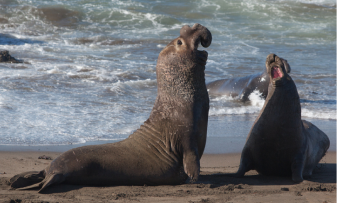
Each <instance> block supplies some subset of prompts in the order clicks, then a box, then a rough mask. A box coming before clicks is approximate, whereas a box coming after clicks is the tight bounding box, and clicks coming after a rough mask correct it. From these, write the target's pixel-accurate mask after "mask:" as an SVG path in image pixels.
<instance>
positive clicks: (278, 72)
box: [266, 54, 291, 87]
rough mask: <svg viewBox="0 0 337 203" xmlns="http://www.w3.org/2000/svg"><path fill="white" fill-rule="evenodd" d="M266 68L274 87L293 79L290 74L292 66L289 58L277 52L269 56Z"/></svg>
mask: <svg viewBox="0 0 337 203" xmlns="http://www.w3.org/2000/svg"><path fill="white" fill-rule="evenodd" d="M266 69H267V73H268V75H269V77H270V83H272V84H273V86H274V87H277V86H281V85H282V84H284V82H286V81H287V80H291V77H290V76H289V75H288V73H289V72H290V70H291V68H290V65H289V64H288V62H287V60H285V59H282V58H280V57H278V56H276V55H275V54H269V55H268V56H267V60H266Z"/></svg>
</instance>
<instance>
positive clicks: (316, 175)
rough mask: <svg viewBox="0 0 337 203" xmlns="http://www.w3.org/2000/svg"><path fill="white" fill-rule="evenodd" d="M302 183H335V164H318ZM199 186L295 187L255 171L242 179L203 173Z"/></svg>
mask: <svg viewBox="0 0 337 203" xmlns="http://www.w3.org/2000/svg"><path fill="white" fill-rule="evenodd" d="M304 181H310V182H316V183H336V164H335V163H322V164H318V165H317V166H316V168H315V170H314V172H313V174H312V176H311V177H304ZM197 183H199V184H212V185H213V187H219V186H223V185H229V184H234V185H236V184H246V185H295V184H297V183H295V182H293V181H292V179H291V177H277V176H263V175H259V174H258V173H257V172H256V171H250V172H248V173H247V174H246V175H245V176H244V177H243V178H237V177H234V173H213V174H211V173H209V172H204V173H201V175H200V176H199V180H198V181H197Z"/></svg>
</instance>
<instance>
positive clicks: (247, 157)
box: [235, 148, 253, 178]
mask: <svg viewBox="0 0 337 203" xmlns="http://www.w3.org/2000/svg"><path fill="white" fill-rule="evenodd" d="M252 169H253V159H252V157H251V154H250V151H249V150H248V149H247V148H244V149H243V150H242V154H241V160H240V166H239V170H238V172H236V174H235V176H236V177H238V178H239V177H243V176H244V175H245V173H246V172H247V171H250V170H252Z"/></svg>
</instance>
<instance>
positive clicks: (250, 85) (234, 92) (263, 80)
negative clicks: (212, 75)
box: [207, 58, 291, 102]
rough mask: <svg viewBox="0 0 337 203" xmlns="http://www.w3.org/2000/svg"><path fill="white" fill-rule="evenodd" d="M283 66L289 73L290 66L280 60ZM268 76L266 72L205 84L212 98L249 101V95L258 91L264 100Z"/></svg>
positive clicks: (283, 60)
mask: <svg viewBox="0 0 337 203" xmlns="http://www.w3.org/2000/svg"><path fill="white" fill-rule="evenodd" d="M280 59H281V60H282V62H283V64H284V67H285V70H286V72H287V73H290V70H291V68H290V65H289V64H288V62H287V60H285V59H282V58H280ZM269 81H270V78H269V75H268V73H267V70H265V71H264V72H262V73H257V74H253V75H247V76H245V77H236V78H230V79H221V80H216V81H213V82H210V83H208V84H207V89H208V93H209V94H210V95H214V96H221V95H227V96H231V97H238V99H239V100H240V101H242V102H246V101H249V95H250V94H251V93H252V92H253V91H255V90H258V91H259V92H260V93H261V97H262V98H264V99H266V97H267V94H268V85H269Z"/></svg>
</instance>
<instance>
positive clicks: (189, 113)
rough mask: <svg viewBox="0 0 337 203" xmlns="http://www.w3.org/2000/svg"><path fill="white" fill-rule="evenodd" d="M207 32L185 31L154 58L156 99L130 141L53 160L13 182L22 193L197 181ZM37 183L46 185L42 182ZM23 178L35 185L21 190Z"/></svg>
mask: <svg viewBox="0 0 337 203" xmlns="http://www.w3.org/2000/svg"><path fill="white" fill-rule="evenodd" d="M211 41H212V36H211V33H210V32H209V31H208V30H207V28H205V27H203V26H201V25H199V24H195V25H194V26H193V27H192V28H191V27H189V26H184V27H183V28H182V29H181V30H180V37H178V38H177V39H175V40H173V41H172V42H171V43H170V44H168V45H167V46H166V48H164V49H163V50H162V51H161V53H160V54H159V57H158V62H157V67H156V70H157V82H158V96H157V99H156V101H155V104H154V107H153V110H152V112H151V114H150V117H149V119H148V120H147V121H145V122H144V124H143V125H142V126H141V127H140V128H139V129H138V130H137V131H136V132H134V133H133V134H132V135H130V136H129V138H127V139H125V140H123V141H121V142H117V143H111V144H104V145H93V146H85V147H79V148H75V149H72V150H69V151H67V152H65V153H63V154H61V155H60V156H59V157H57V158H56V159H55V160H54V161H53V162H52V163H51V164H50V165H49V166H48V167H47V168H46V169H45V170H43V171H41V172H40V173H39V174H36V173H34V172H32V173H31V174H28V175H27V173H25V174H24V175H23V176H24V177H23V176H22V175H21V174H19V175H17V176H15V177H13V178H12V180H11V182H12V187H15V186H16V185H19V186H20V189H30V188H34V187H42V188H41V189H40V191H39V192H41V191H42V190H44V189H45V188H46V187H48V186H49V185H50V184H57V183H62V182H66V183H71V184H82V185H83V184H84V185H143V184H147V185H160V184H180V183H183V182H184V181H185V180H186V179H187V177H189V178H190V179H191V180H196V179H197V178H198V175H199V172H200V163H199V161H200V158H201V155H202V154H203V151H204V147H205V144H206V133H207V121H208V109H209V98H208V93H207V90H206V85H205V76H204V75H205V74H204V70H205V64H206V60H207V52H205V51H198V50H197V46H198V44H199V43H201V44H202V45H203V46H205V47H208V46H209V45H210V44H211ZM41 177H44V180H43V181H42V182H40V181H41ZM22 178H26V179H27V178H28V179H34V180H35V179H36V181H35V182H36V184H34V185H29V186H27V187H23V188H22V183H23V182H27V181H23V180H22ZM34 180H33V181H30V182H34Z"/></svg>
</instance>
